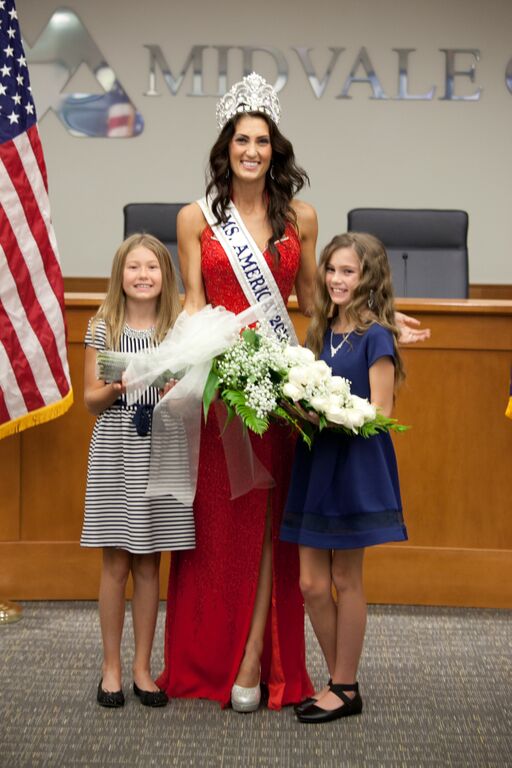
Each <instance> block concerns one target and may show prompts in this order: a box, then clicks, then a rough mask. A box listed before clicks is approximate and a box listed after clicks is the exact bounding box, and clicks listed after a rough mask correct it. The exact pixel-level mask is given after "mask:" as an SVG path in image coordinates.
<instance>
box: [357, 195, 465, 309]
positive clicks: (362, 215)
mask: <svg viewBox="0 0 512 768" xmlns="http://www.w3.org/2000/svg"><path fill="white" fill-rule="evenodd" d="M348 229H349V230H350V231H352V232H368V233H369V234H371V235H375V237H378V238H379V240H381V241H382V242H383V243H384V245H385V246H386V250H387V253H388V257H389V263H390V267H391V274H392V278H393V288H394V292H395V295H396V296H417V297H418V296H422V297H426V298H467V297H468V295H469V275H468V271H469V270H468V247H467V235H468V215H467V213H466V212H465V211H449V210H446V211H436V210H428V209H425V210H414V209H399V208H354V209H353V210H351V211H349V214H348Z"/></svg>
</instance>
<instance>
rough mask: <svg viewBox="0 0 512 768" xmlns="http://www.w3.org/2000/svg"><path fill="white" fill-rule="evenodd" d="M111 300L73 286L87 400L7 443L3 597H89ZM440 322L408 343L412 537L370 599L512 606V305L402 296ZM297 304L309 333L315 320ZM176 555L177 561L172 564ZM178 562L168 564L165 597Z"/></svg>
mask: <svg viewBox="0 0 512 768" xmlns="http://www.w3.org/2000/svg"><path fill="white" fill-rule="evenodd" d="M100 299H101V295H100V294H67V295H66V309H67V320H68V333H69V361H70V367H71V375H72V380H73V388H74V395H75V405H74V406H73V408H72V409H71V410H70V411H69V412H68V413H67V414H66V415H64V416H63V417H61V418H59V419H57V420H55V421H52V422H49V423H48V424H43V425H41V426H39V427H36V428H34V429H29V430H27V431H26V432H23V433H21V434H20V435H17V436H14V437H9V438H6V439H4V440H2V441H0V490H1V499H2V502H1V504H2V514H1V516H0V563H1V568H0V596H2V597H6V598H10V599H17V600H21V599H26V600H31V599H75V598H76V599H91V598H95V597H96V596H97V590H98V580H99V563H100V553H99V551H96V550H83V549H80V547H79V546H78V539H79V536H80V529H81V523H82V512H83V497H84V490H85V468H86V459H87V449H88V443H89V436H90V432H91V429H92V425H93V421H94V420H93V417H92V416H90V415H89V414H88V413H87V412H86V410H85V408H84V406H83V387H82V378H83V337H84V333H85V328H86V324H87V319H88V318H89V317H90V316H91V315H92V314H94V312H95V309H96V307H97V305H98V302H99V300H100ZM398 308H399V309H401V310H402V311H405V312H408V313H410V314H412V315H414V316H415V317H417V318H418V319H420V320H421V321H422V324H423V325H425V326H429V327H430V328H431V329H432V338H431V339H430V340H429V341H428V342H424V343H422V344H418V345H416V346H413V347H408V348H406V349H404V357H405V363H406V366H407V372H408V376H407V380H406V383H405V385H404V386H403V388H402V390H401V392H400V394H399V397H398V401H397V408H396V415H397V417H398V418H399V420H400V421H401V422H403V423H406V424H410V425H411V426H412V427H413V428H412V429H411V430H410V431H409V432H407V433H406V434H403V435H398V436H396V439H395V445H396V449H397V455H398V462H399V468H400V478H401V485H402V495H403V502H404V511H405V516H406V522H407V526H408V530H409V541H408V542H407V543H404V544H397V545H385V546H380V547H375V548H371V549H369V550H368V552H367V556H366V560H367V561H366V585H367V596H368V599H369V600H370V601H371V602H383V603H409V604H411V603H416V604H424V605H437V604H438V605H468V606H488V607H503V608H505V607H506V608H512V514H511V511H512V421H510V420H509V419H506V418H505V416H504V410H505V405H506V400H507V397H508V384H509V373H510V365H511V363H512V302H511V301H484V300H465V301H464V300H456V301H447V300H421V299H414V300H400V301H398ZM290 310H291V313H292V316H293V319H294V322H295V324H296V327H297V330H298V333H299V335H300V336H301V337H303V334H304V332H305V328H306V325H307V320H306V319H305V318H302V317H301V316H300V315H299V313H298V312H297V308H296V303H294V302H293V301H292V302H291V305H290ZM164 563H168V558H165V560H164ZM165 582H166V568H165V567H163V568H162V578H161V583H162V596H163V595H165Z"/></svg>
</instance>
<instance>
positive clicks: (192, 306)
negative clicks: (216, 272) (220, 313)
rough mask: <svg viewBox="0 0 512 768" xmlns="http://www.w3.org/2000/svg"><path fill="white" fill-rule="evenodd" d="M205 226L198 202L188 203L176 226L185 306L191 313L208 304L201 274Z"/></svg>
mask: <svg viewBox="0 0 512 768" xmlns="http://www.w3.org/2000/svg"><path fill="white" fill-rule="evenodd" d="M204 227H205V220H204V216H203V214H202V211H201V209H200V208H199V206H198V205H197V203H191V204H190V205H186V206H185V207H184V208H182V209H181V210H180V211H179V213H178V217H177V220H176V228H177V234H178V258H179V260H180V272H181V279H182V280H183V286H184V288H185V302H184V305H183V308H184V309H186V311H187V312H188V313H189V314H191V315H193V314H194V313H195V312H198V311H199V310H200V309H202V308H203V307H204V305H205V304H206V296H205V292H204V285H203V277H202V274H201V235H202V233H203V230H204Z"/></svg>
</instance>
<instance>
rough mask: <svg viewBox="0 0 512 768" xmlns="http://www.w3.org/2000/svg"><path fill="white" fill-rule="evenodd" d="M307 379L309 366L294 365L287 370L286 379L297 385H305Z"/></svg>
mask: <svg viewBox="0 0 512 768" xmlns="http://www.w3.org/2000/svg"><path fill="white" fill-rule="evenodd" d="M309 380H310V376H309V366H305V365H294V366H293V368H290V370H289V371H288V381H289V382H291V383H292V384H295V386H297V387H305V386H306V385H307V383H308V381H309Z"/></svg>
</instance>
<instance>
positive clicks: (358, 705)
mask: <svg viewBox="0 0 512 768" xmlns="http://www.w3.org/2000/svg"><path fill="white" fill-rule="evenodd" d="M329 688H330V689H331V691H332V692H333V693H334V695H335V696H337V697H338V698H339V699H341V700H342V702H343V704H342V705H341V707H337V708H336V709H322V707H319V706H317V705H316V704H311V706H309V707H308V708H307V709H305V710H303V711H302V712H298V713H297V717H298V719H299V720H300V722H301V723H330V722H331V720H338V719H339V718H340V717H350V715H360V714H361V712H362V711H363V700H362V698H361V695H360V693H359V685H358V684H357V683H354V684H351V685H347V684H345V683H331V684H330V686H329ZM344 691H355V694H356V695H355V696H354V697H353V698H350V696H347V695H346V694H345V693H344Z"/></svg>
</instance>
